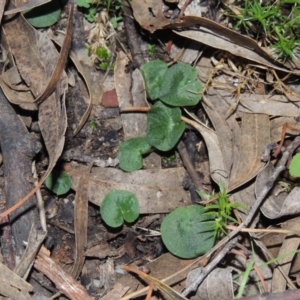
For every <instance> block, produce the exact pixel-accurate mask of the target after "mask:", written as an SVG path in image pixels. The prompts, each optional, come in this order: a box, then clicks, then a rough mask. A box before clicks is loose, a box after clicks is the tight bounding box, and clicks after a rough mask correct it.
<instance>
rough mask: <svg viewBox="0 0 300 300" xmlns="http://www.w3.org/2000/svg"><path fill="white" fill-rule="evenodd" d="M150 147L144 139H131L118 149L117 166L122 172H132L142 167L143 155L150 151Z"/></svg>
mask: <svg viewBox="0 0 300 300" xmlns="http://www.w3.org/2000/svg"><path fill="white" fill-rule="evenodd" d="M151 148H152V147H151V145H149V144H148V142H147V140H146V138H144V137H137V138H132V139H129V140H127V141H125V142H124V143H122V144H121V145H120V147H119V153H118V158H119V166H120V168H121V169H122V170H123V171H126V172H133V171H136V170H139V169H141V168H142V167H143V157H142V155H143V154H146V153H149V152H150V151H151Z"/></svg>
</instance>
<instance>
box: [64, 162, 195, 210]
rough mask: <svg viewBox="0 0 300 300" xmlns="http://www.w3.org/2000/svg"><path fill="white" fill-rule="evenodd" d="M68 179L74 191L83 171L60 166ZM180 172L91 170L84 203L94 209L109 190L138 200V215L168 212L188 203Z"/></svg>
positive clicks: (76, 165) (183, 170)
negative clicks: (126, 193) (119, 191)
mask: <svg viewBox="0 0 300 300" xmlns="http://www.w3.org/2000/svg"><path fill="white" fill-rule="evenodd" d="M64 170H65V171H66V172H67V173H68V174H69V175H70V176H71V180H72V188H73V189H74V190H75V191H77V190H78V181H79V178H80V175H81V174H82V172H83V170H84V167H83V166H81V165H78V164H76V163H70V164H64ZM184 175H185V169H184V168H172V169H163V170H161V169H158V170H157V169H153V170H139V171H136V172H133V173H126V172H123V171H121V170H118V169H113V168H100V167H99V168H93V169H92V173H91V174H90V175H89V191H88V200H89V201H90V202H92V203H94V204H96V205H98V206H100V205H101V203H102V201H103V199H104V197H105V195H106V194H107V193H108V192H110V191H111V190H112V189H121V190H128V191H130V192H132V193H134V194H135V195H136V197H137V198H138V199H139V205H140V213H142V214H148V213H163V212H170V211H172V210H174V209H175V208H176V207H178V206H186V205H189V203H190V198H189V194H188V192H187V191H185V190H184V189H183V188H182V181H183V178H184Z"/></svg>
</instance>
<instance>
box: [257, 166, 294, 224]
mask: <svg viewBox="0 0 300 300" xmlns="http://www.w3.org/2000/svg"><path fill="white" fill-rule="evenodd" d="M273 172H274V166H273V165H272V164H271V163H268V165H267V166H266V168H264V169H263V171H262V172H261V173H260V174H258V176H257V178H256V182H255V193H256V195H258V194H259V193H260V191H261V190H262V189H263V188H264V186H265V184H266V183H267V181H268V180H269V178H270V175H271V174H272V173H273ZM299 193H300V188H299V187H295V188H293V190H292V191H291V192H290V193H289V194H287V193H280V194H279V195H278V196H275V195H274V193H271V194H270V195H269V196H268V197H267V198H266V200H265V202H264V203H263V205H262V206H261V208H260V210H261V212H262V213H263V214H264V215H265V216H266V217H267V218H269V219H278V218H281V217H284V216H292V215H297V214H299V212H300V207H299Z"/></svg>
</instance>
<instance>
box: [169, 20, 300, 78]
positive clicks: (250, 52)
mask: <svg viewBox="0 0 300 300" xmlns="http://www.w3.org/2000/svg"><path fill="white" fill-rule="evenodd" d="M194 26H197V27H198V28H197V29H192V30H182V29H184V28H188V27H194ZM165 28H179V29H180V31H176V30H174V33H176V34H178V35H179V36H182V37H185V38H188V39H192V40H195V41H198V42H199V43H203V44H205V45H208V46H211V47H213V48H216V49H220V50H226V51H228V52H230V53H232V54H233V55H235V56H239V57H244V58H246V59H249V60H252V61H254V62H257V63H259V64H262V65H264V66H268V67H271V68H274V69H277V70H281V71H284V72H290V71H289V69H288V68H286V67H285V66H284V65H283V64H281V63H280V62H278V61H277V60H276V59H275V58H273V57H272V56H271V55H270V54H269V53H268V52H266V51H265V50H264V49H263V48H261V47H260V46H259V45H258V43H257V42H256V41H255V40H253V39H251V38H249V37H248V36H245V35H242V34H239V33H238V32H236V31H233V30H231V29H229V28H227V27H224V26H223V25H220V24H219V23H217V22H214V21H212V20H210V19H207V18H202V17H197V16H193V15H189V16H184V17H183V18H182V19H181V20H180V22H171V21H170V24H168V25H166V26H165ZM294 72H295V74H297V70H295V71H294Z"/></svg>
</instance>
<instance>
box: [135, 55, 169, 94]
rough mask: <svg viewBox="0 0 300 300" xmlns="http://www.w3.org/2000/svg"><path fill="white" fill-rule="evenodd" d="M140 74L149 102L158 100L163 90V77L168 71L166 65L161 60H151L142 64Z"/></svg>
mask: <svg viewBox="0 0 300 300" xmlns="http://www.w3.org/2000/svg"><path fill="white" fill-rule="evenodd" d="M140 70H141V73H142V75H143V77H144V80H145V85H146V91H147V95H148V97H149V98H150V99H151V100H155V99H158V98H159V96H160V95H161V93H162V92H161V91H162V89H164V86H163V81H164V76H165V74H166V72H167V70H168V66H167V64H166V63H165V62H164V61H162V60H153V61H150V62H148V63H146V64H144V65H143V66H142V67H141V68H140Z"/></svg>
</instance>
